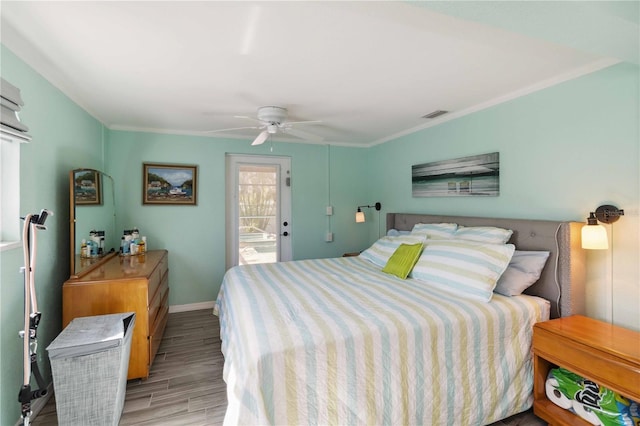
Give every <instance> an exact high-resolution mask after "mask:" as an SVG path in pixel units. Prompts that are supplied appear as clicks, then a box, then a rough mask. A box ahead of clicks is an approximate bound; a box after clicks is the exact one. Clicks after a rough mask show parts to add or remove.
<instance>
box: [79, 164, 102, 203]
mask: <svg viewBox="0 0 640 426" xmlns="http://www.w3.org/2000/svg"><path fill="white" fill-rule="evenodd" d="M101 177H102V176H101V174H100V173H99V172H98V171H97V170H90V169H87V170H83V169H78V170H75V171H74V173H73V180H74V190H73V193H74V197H75V201H76V205H77V206H79V205H83V206H90V205H96V206H98V205H101V204H102V185H101V183H102V182H100V179H101Z"/></svg>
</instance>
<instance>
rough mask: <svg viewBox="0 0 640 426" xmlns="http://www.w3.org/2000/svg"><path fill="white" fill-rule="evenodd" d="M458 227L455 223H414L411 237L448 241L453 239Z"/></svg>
mask: <svg viewBox="0 0 640 426" xmlns="http://www.w3.org/2000/svg"><path fill="white" fill-rule="evenodd" d="M457 228H458V225H457V224H455V223H416V224H415V225H414V226H413V229H412V230H411V235H420V236H423V237H425V238H432V239H447V240H448V239H449V238H451V237H453V235H454V234H455V232H456V229H457Z"/></svg>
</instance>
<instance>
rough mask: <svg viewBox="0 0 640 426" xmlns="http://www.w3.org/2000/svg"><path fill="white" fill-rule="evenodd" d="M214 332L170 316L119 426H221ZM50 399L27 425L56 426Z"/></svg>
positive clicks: (206, 320) (520, 419)
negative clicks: (160, 341) (151, 362)
mask: <svg viewBox="0 0 640 426" xmlns="http://www.w3.org/2000/svg"><path fill="white" fill-rule="evenodd" d="M219 332H220V326H219V323H218V318H217V317H216V316H214V315H213V314H212V313H211V310H202V311H191V312H179V313H173V314H169V321H168V323H167V328H166V330H165V333H164V337H163V339H162V343H161V344H160V349H159V350H158V354H157V355H156V359H155V361H154V362H153V365H152V367H151V372H150V375H149V378H148V379H147V380H131V381H129V382H128V383H127V395H126V397H125V404H124V409H123V413H122V417H121V419H120V425H122V426H124V425H179V426H186V425H194V426H195V425H221V424H222V421H223V419H224V412H225V409H226V406H227V396H226V391H225V383H224V381H223V380H222V365H223V362H224V359H223V357H222V353H221V352H220V337H219V336H220V334H219ZM54 398H55V396H54V397H52V398H51V399H50V400H49V401H48V402H47V404H46V406H45V407H44V408H43V409H42V411H40V413H38V415H37V416H36V417H35V418H32V422H31V424H32V425H34V426H54V425H58V419H57V417H56V411H55V410H56V406H55V400H54ZM541 425H546V423H544V422H543V421H542V420H540V419H538V418H537V417H535V416H534V415H533V414H532V413H531V411H528V412H525V413H522V414H519V415H517V416H513V417H510V418H509V419H506V420H502V421H500V422H497V423H494V424H493V425H492V426H541Z"/></svg>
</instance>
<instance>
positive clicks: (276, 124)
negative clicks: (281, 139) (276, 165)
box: [206, 106, 323, 145]
mask: <svg viewBox="0 0 640 426" xmlns="http://www.w3.org/2000/svg"><path fill="white" fill-rule="evenodd" d="M235 118H243V119H247V120H252V121H256V122H257V124H256V125H255V126H245V127H233V128H230V129H219V130H210V131H208V132H206V133H217V132H228V131H231V130H243V129H263V130H262V132H260V134H259V135H258V136H257V137H256V138H255V139H254V140H253V142H252V143H251V145H260V144H262V143H264V141H266V140H267V138H268V137H269V135H274V134H276V133H278V132H281V133H286V134H290V135H293V136H295V137H298V138H300V139H305V140H311V141H315V142H320V141H321V140H323V138H322V137H321V136H318V135H314V134H312V133H308V132H305V131H302V130H300V129H296V128H294V125H299V124H314V123H321V121H287V109H286V108H283V107H279V106H263V107H260V108H258V114H257V118H253V117H247V116H245V115H236V116H235Z"/></svg>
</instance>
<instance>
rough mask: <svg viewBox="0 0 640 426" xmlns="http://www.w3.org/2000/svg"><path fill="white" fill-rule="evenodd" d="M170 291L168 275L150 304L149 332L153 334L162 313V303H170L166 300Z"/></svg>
mask: <svg viewBox="0 0 640 426" xmlns="http://www.w3.org/2000/svg"><path fill="white" fill-rule="evenodd" d="M168 291H169V276H168V275H167V274H165V275H164V278H163V279H162V283H161V284H160V286H159V287H158V291H156V294H155V296H154V297H153V299H152V300H151V303H149V331H150V333H151V334H152V333H153V330H154V328H155V324H156V320H157V319H158V314H159V313H160V311H161V307H162V306H163V305H162V302H163V301H164V302H165V304H166V302H168V300H166V296H167V292H168Z"/></svg>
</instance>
